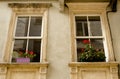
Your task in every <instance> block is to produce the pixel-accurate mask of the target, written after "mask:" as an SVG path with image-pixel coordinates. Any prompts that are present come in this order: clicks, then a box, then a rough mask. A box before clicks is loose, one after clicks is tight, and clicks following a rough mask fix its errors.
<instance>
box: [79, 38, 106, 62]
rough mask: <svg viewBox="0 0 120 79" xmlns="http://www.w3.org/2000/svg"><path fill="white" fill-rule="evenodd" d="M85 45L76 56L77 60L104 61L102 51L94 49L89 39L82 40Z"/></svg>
mask: <svg viewBox="0 0 120 79" xmlns="http://www.w3.org/2000/svg"><path fill="white" fill-rule="evenodd" d="M83 43H84V44H85V45H86V47H85V48H84V49H83V50H82V53H81V54H79V56H78V61H79V62H102V61H105V58H106V57H105V54H104V52H103V51H100V50H96V49H95V48H93V47H92V45H91V44H90V42H89V40H83Z"/></svg>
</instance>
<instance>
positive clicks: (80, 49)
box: [76, 39, 88, 59]
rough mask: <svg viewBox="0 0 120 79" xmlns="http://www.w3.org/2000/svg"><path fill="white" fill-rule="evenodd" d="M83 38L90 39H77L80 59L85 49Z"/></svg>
mask: <svg viewBox="0 0 120 79" xmlns="http://www.w3.org/2000/svg"><path fill="white" fill-rule="evenodd" d="M83 40H88V39H77V41H76V43H77V58H78V59H79V57H80V54H81V53H83V52H84V50H85V44H84V43H83Z"/></svg>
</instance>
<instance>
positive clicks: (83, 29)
mask: <svg viewBox="0 0 120 79" xmlns="http://www.w3.org/2000/svg"><path fill="white" fill-rule="evenodd" d="M75 21H76V36H88V25H87V17H86V16H76V17H75Z"/></svg>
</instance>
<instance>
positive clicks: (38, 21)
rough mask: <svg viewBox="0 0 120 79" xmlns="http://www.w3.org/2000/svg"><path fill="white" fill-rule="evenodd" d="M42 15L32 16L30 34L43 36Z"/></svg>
mask: <svg viewBox="0 0 120 79" xmlns="http://www.w3.org/2000/svg"><path fill="white" fill-rule="evenodd" d="M41 30H42V17H31V22H30V33H29V36H41Z"/></svg>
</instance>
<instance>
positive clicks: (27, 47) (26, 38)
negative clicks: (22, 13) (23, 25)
mask: <svg viewBox="0 0 120 79" xmlns="http://www.w3.org/2000/svg"><path fill="white" fill-rule="evenodd" d="M30 22H31V17H30V16H29V21H28V32H27V37H29V32H30ZM27 37H26V39H27V45H26V50H28V43H29V39H28V38H27Z"/></svg>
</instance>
